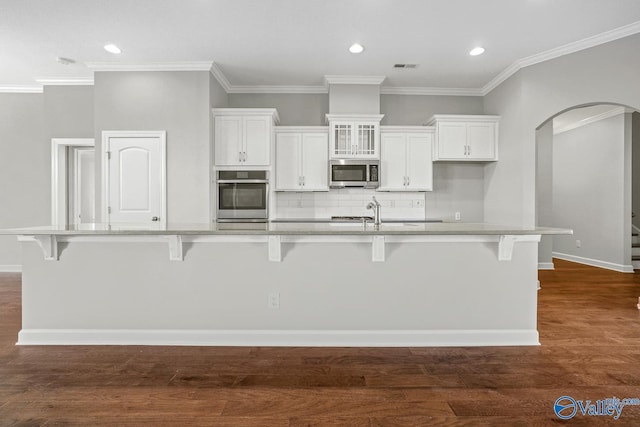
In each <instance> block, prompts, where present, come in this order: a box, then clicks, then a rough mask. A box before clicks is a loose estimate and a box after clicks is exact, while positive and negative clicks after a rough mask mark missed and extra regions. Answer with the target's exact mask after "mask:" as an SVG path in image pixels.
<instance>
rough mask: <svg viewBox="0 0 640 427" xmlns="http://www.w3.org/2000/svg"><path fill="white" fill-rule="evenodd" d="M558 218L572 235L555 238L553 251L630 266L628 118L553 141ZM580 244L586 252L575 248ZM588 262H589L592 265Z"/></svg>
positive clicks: (558, 136)
mask: <svg viewBox="0 0 640 427" xmlns="http://www.w3.org/2000/svg"><path fill="white" fill-rule="evenodd" d="M552 193H553V195H552V199H553V219H554V225H555V226H558V227H566V228H572V229H573V231H574V235H573V236H554V237H553V252H554V253H559V254H564V255H571V256H576V257H581V258H587V259H588V260H596V261H600V262H606V263H611V264H615V266H617V267H618V268H620V267H622V266H624V265H629V264H630V261H631V260H630V259H626V257H625V256H626V251H625V239H624V237H625V236H624V218H623V216H622V212H623V211H624V203H625V115H624V114H619V115H617V116H614V117H610V118H608V119H604V120H600V121H597V122H594V123H590V124H588V125H585V126H582V127H579V128H577V129H573V130H570V131H567V132H562V133H559V134H556V135H555V136H554V138H553V189H552ZM576 240H580V241H581V247H580V248H578V247H576ZM588 260H587V261H588Z"/></svg>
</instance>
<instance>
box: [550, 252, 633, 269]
mask: <svg viewBox="0 0 640 427" xmlns="http://www.w3.org/2000/svg"><path fill="white" fill-rule="evenodd" d="M552 255H553V257H554V258H558V259H563V260H565V261H572V262H577V263H579V264H585V265H590V266H592V267H600V268H606V269H607V270H614V271H619V272H621V273H633V266H632V265H623V264H615V263H612V262H608V261H600V260H597V259H591V258H584V257H581V256H576V255H569V254H563V253H560V252H553V254H552Z"/></svg>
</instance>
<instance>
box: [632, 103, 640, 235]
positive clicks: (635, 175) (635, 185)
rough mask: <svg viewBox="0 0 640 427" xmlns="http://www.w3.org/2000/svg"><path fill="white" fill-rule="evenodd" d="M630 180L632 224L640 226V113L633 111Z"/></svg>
mask: <svg viewBox="0 0 640 427" xmlns="http://www.w3.org/2000/svg"><path fill="white" fill-rule="evenodd" d="M631 141H632V144H631V146H632V148H631V150H632V153H633V154H632V155H633V160H632V163H631V165H632V182H631V191H632V196H631V199H632V201H631V203H632V209H631V210H632V211H633V212H634V213H635V214H636V216H635V218H633V220H632V222H633V225H635V226H636V227H640V113H638V112H635V113H633V115H632V130H631Z"/></svg>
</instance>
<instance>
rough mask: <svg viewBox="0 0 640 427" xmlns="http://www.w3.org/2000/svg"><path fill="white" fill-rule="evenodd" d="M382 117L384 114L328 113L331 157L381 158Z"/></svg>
mask: <svg viewBox="0 0 640 427" xmlns="http://www.w3.org/2000/svg"><path fill="white" fill-rule="evenodd" d="M382 117H384V115H382V114H360V115H352V114H349V115H347V114H327V115H326V119H327V122H328V123H329V135H330V136H329V146H330V156H331V158H332V159H349V158H360V159H378V158H380V150H379V146H380V120H382Z"/></svg>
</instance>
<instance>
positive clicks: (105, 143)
mask: <svg viewBox="0 0 640 427" xmlns="http://www.w3.org/2000/svg"><path fill="white" fill-rule="evenodd" d="M114 137H115V138H158V139H159V140H160V173H161V178H160V221H159V222H160V225H161V226H166V225H167V131H165V130H103V131H102V144H101V145H102V147H101V150H100V155H101V159H102V161H101V162H100V163H101V169H102V203H101V204H102V210H101V214H102V222H104V223H108V222H109V221H108V218H109V212H108V208H109V158H108V154H107V153H108V152H109V151H110V146H109V140H110V138H114Z"/></svg>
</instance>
